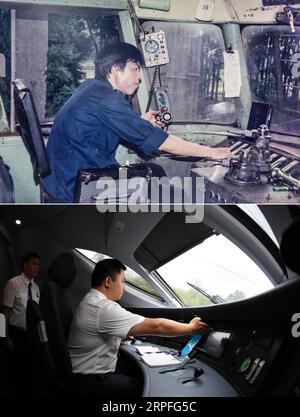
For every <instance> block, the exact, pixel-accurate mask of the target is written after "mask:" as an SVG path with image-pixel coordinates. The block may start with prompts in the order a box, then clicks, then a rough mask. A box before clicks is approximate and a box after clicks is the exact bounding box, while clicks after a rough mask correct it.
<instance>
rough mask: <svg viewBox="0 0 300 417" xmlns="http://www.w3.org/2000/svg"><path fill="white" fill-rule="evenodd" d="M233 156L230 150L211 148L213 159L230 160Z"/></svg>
mask: <svg viewBox="0 0 300 417" xmlns="http://www.w3.org/2000/svg"><path fill="white" fill-rule="evenodd" d="M231 156H232V154H231V152H230V149H228V148H211V154H210V158H211V159H229V158H230V157H231Z"/></svg>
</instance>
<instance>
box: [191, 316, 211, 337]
mask: <svg viewBox="0 0 300 417" xmlns="http://www.w3.org/2000/svg"><path fill="white" fill-rule="evenodd" d="M189 325H190V327H191V333H192V334H199V333H201V334H207V333H208V332H209V326H208V325H207V324H206V323H204V322H203V321H202V320H201V317H194V318H193V319H192V320H191V321H190V322H189Z"/></svg>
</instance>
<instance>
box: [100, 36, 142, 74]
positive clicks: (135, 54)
mask: <svg viewBox="0 0 300 417" xmlns="http://www.w3.org/2000/svg"><path fill="white" fill-rule="evenodd" d="M128 62H134V63H136V64H139V65H142V63H143V57H142V54H141V52H140V51H139V50H138V48H137V47H135V46H134V45H131V44H130V43H126V42H118V43H112V44H108V45H106V46H104V47H103V48H102V49H101V50H100V52H99V54H98V56H97V59H96V69H95V78H97V79H100V78H105V79H107V77H108V76H109V74H110V73H111V70H112V68H113V66H114V65H116V66H118V67H119V68H120V69H121V70H123V69H124V68H125V66H126V64H127V63H128Z"/></svg>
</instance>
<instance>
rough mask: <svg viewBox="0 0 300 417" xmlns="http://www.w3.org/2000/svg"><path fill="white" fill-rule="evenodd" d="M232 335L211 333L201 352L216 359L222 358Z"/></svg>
mask: <svg viewBox="0 0 300 417" xmlns="http://www.w3.org/2000/svg"><path fill="white" fill-rule="evenodd" d="M230 335H231V333H227V332H215V331H212V332H210V333H209V335H208V337H207V339H206V341H205V343H204V345H203V346H202V347H201V350H202V351H204V352H206V353H208V354H209V355H211V356H214V357H215V358H220V357H221V356H222V354H223V352H224V349H225V346H226V344H227V342H228V340H229V338H230Z"/></svg>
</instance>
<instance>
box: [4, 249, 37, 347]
mask: <svg viewBox="0 0 300 417" xmlns="http://www.w3.org/2000/svg"><path fill="white" fill-rule="evenodd" d="M39 261H40V257H39V255H38V254H37V253H35V252H28V253H26V254H25V255H24V256H23V259H22V273H21V275H17V276H16V277H14V278H11V279H10V280H9V281H8V282H7V284H6V286H5V288H4V294H3V313H4V315H5V318H6V324H7V327H6V340H5V345H6V347H7V349H8V350H12V349H13V348H15V349H17V350H19V351H24V350H26V348H27V339H26V307H27V301H28V300H30V299H32V300H34V301H36V302H37V303H38V302H39V298H40V290H39V287H38V286H37V284H36V283H35V282H34V278H36V277H37V275H38V273H39Z"/></svg>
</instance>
